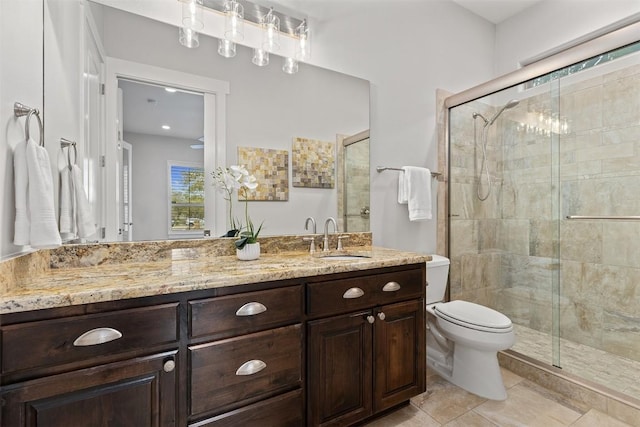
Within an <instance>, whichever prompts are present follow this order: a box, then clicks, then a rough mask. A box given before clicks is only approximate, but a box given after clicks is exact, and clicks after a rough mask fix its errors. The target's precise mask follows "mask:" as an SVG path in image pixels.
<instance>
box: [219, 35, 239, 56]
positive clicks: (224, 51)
mask: <svg viewBox="0 0 640 427" xmlns="http://www.w3.org/2000/svg"><path fill="white" fill-rule="evenodd" d="M218 53H219V54H220V56H224V57H225V58H233V57H234V56H236V44H235V43H234V42H232V41H229V40H226V39H220V40H218Z"/></svg>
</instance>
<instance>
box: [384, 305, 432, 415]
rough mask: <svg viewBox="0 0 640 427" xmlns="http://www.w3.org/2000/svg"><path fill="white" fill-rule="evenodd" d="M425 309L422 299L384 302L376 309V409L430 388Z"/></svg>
mask: <svg viewBox="0 0 640 427" xmlns="http://www.w3.org/2000/svg"><path fill="white" fill-rule="evenodd" d="M424 309H425V306H424V303H423V300H421V299H420V300H411V301H406V302H402V303H397V304H393V305H388V306H384V307H381V308H380V309H379V310H378V311H377V313H376V322H375V324H374V325H375V328H374V340H373V341H374V343H375V352H374V354H375V375H374V378H375V386H374V405H373V407H374V410H375V411H376V412H379V411H384V410H385V409H388V408H391V407H393V406H395V405H398V404H399V403H402V402H405V401H407V400H409V399H410V398H411V397H413V396H416V395H418V394H420V393H422V392H424V391H425V390H426V382H425V381H426V367H425V363H426V362H425V361H426V341H425V317H424V316H425V315H424ZM380 317H383V318H384V320H381V319H380Z"/></svg>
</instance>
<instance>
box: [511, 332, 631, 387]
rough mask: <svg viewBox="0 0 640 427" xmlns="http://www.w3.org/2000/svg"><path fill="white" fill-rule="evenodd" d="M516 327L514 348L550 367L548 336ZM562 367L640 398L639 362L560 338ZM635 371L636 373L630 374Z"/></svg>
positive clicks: (579, 375) (550, 349)
mask: <svg viewBox="0 0 640 427" xmlns="http://www.w3.org/2000/svg"><path fill="white" fill-rule="evenodd" d="M514 326H515V331H516V344H515V345H514V346H513V348H512V349H513V350H514V351H517V352H519V353H522V354H524V355H526V356H529V357H532V358H534V359H536V360H540V361H543V362H545V363H548V364H551V363H552V348H551V345H552V343H551V339H550V337H549V335H548V334H545V333H543V332H539V331H536V330H533V329H530V328H527V327H524V326H520V325H514ZM560 366H562V369H563V370H564V371H565V372H568V373H571V374H574V375H577V376H578V377H580V378H584V379H586V380H589V381H593V382H595V383H598V384H602V385H604V386H605V387H608V388H610V389H612V390H616V391H618V392H620V393H624V394H626V395H628V396H630V397H633V398H635V399H640V378H639V375H640V362H639V361H636V360H631V359H627V358H625V357H621V356H616V355H614V354H611V353H607V352H605V351H602V350H600V349H597V348H593V347H589V346H587V345H582V344H576V343H574V342H572V341H569V340H566V339H561V340H560ZM633 372H635V373H636V374H635V375H630V373H633Z"/></svg>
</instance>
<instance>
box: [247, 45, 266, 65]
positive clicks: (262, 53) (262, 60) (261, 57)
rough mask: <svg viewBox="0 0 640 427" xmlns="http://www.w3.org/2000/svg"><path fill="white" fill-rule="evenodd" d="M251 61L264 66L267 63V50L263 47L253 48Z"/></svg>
mask: <svg viewBox="0 0 640 427" xmlns="http://www.w3.org/2000/svg"><path fill="white" fill-rule="evenodd" d="M251 62H253V63H254V64H256V65H257V66H258V67H264V66H266V65H269V52H267V51H266V50H264V49H258V48H255V49H253V58H252V59H251Z"/></svg>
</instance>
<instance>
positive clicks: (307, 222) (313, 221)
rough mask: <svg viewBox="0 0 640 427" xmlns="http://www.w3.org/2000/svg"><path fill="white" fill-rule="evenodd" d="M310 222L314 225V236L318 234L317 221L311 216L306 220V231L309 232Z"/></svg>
mask: <svg viewBox="0 0 640 427" xmlns="http://www.w3.org/2000/svg"><path fill="white" fill-rule="evenodd" d="M309 222H311V224H313V234H316V233H317V232H316V220H315V219H313V217H312V216H310V217H309V218H307V219H306V221H305V222H304V229H305V230H308V229H309Z"/></svg>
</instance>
